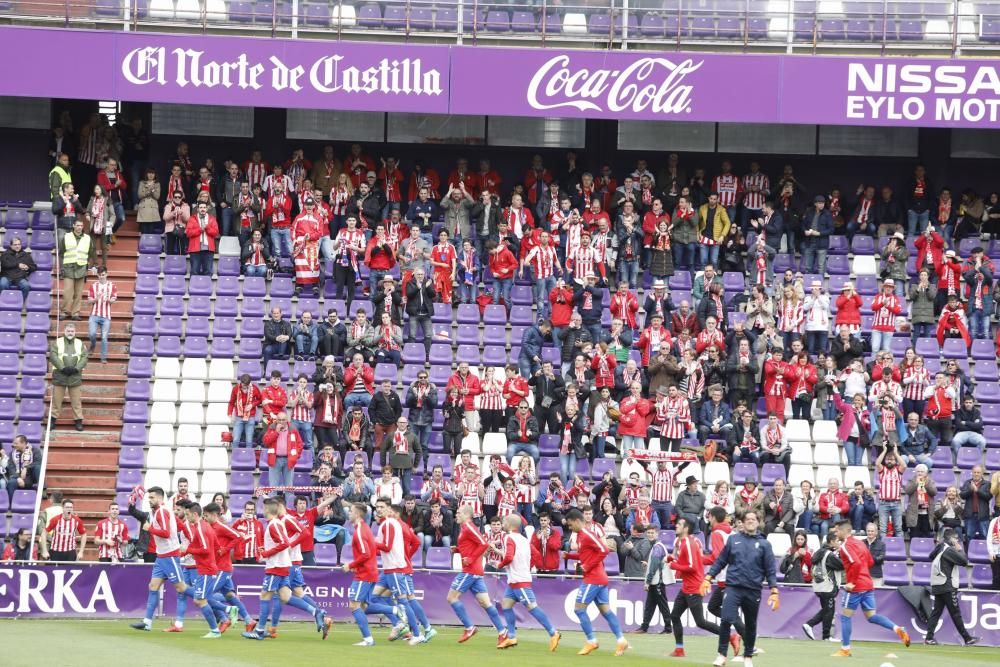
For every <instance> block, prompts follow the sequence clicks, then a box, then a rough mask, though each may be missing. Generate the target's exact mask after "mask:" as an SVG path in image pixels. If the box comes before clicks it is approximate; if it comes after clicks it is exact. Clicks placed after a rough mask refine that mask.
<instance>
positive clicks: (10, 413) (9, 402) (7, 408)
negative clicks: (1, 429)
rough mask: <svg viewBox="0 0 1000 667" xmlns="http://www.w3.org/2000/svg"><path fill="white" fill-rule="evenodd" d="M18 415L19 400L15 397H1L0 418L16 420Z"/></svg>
mask: <svg viewBox="0 0 1000 667" xmlns="http://www.w3.org/2000/svg"><path fill="white" fill-rule="evenodd" d="M15 415H17V401H15V400H14V399H13V398H0V419H2V420H3V421H14V417H15Z"/></svg>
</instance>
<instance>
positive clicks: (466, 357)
mask: <svg viewBox="0 0 1000 667" xmlns="http://www.w3.org/2000/svg"><path fill="white" fill-rule="evenodd" d="M434 347H435V346H434V345H432V346H431V355H432V359H431V363H434V359H433V354H434ZM449 353H450V350H449ZM455 359H456V360H457V361H458V363H462V362H465V363H467V364H469V365H470V366H478V365H479V363H480V357H479V346H478V345H459V346H458V350H457V352H456V354H455ZM448 363H451V354H449V355H448Z"/></svg>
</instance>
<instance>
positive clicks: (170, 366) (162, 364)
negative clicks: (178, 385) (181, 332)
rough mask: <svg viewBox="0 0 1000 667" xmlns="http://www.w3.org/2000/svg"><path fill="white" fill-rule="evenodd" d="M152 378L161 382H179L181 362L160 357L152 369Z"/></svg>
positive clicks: (174, 358)
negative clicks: (161, 380)
mask: <svg viewBox="0 0 1000 667" xmlns="http://www.w3.org/2000/svg"><path fill="white" fill-rule="evenodd" d="M153 377H154V378H157V379H163V380H179V379H180V377H181V362H180V360H179V359H177V357H160V358H159V359H157V360H156V366H154V368H153Z"/></svg>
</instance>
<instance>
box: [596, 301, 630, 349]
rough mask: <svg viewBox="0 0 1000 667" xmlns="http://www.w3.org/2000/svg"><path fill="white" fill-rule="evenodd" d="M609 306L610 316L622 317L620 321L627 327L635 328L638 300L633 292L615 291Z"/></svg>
mask: <svg viewBox="0 0 1000 667" xmlns="http://www.w3.org/2000/svg"><path fill="white" fill-rule="evenodd" d="M610 308H611V317H620V318H622V321H624V322H625V326H626V327H627V328H629V329H635V328H636V326H637V323H636V319H635V314H636V313H637V312H639V300H638V299H636V298H635V294H633V293H632V292H626V293H625V294H622V293H621V292H615V293H614V295H613V296H612V297H611V306H610ZM595 342H597V341H595Z"/></svg>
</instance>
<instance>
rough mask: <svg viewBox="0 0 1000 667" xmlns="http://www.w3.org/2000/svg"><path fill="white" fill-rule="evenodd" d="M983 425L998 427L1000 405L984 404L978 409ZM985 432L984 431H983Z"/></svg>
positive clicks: (999, 423)
mask: <svg viewBox="0 0 1000 667" xmlns="http://www.w3.org/2000/svg"><path fill="white" fill-rule="evenodd" d="M980 411H981V412H982V415H983V423H984V424H990V425H991V426H996V425H1000V405H995V404H986V405H983V406H981V407H980ZM984 430H985V429H984Z"/></svg>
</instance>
